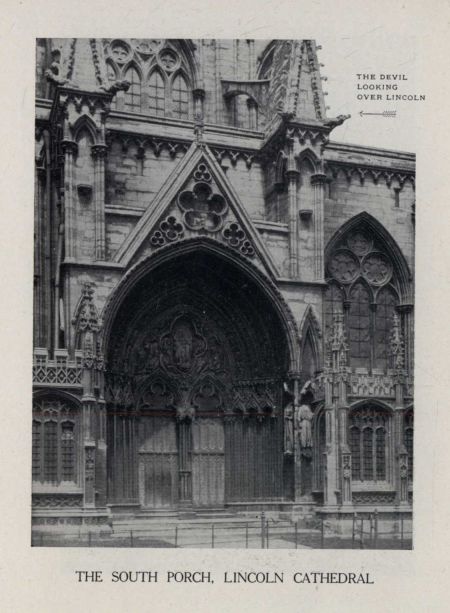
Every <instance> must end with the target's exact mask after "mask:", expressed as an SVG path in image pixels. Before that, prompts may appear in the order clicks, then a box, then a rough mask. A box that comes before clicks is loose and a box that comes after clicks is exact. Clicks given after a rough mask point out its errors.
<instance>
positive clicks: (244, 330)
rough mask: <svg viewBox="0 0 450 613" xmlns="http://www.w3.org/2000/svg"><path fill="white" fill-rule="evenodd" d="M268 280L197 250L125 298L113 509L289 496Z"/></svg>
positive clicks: (115, 324)
mask: <svg viewBox="0 0 450 613" xmlns="http://www.w3.org/2000/svg"><path fill="white" fill-rule="evenodd" d="M260 276H261V275H260V273H259V272H258V273H256V272H255V271H253V273H252V274H251V275H249V274H247V271H244V270H242V268H241V267H239V266H236V265H235V263H234V262H232V261H231V260H230V259H225V258H223V257H221V254H219V253H218V252H217V249H214V250H209V249H202V248H200V249H199V248H198V245H197V248H195V249H192V250H187V252H186V253H184V254H183V255H182V257H181V256H179V257H176V256H175V257H172V258H166V260H165V261H164V262H163V263H161V264H160V265H155V266H153V267H152V268H151V269H150V270H148V271H146V272H144V273H143V274H141V275H140V276H139V278H138V279H137V280H135V282H134V283H133V284H132V285H131V286H130V287H128V288H126V290H125V291H123V295H122V299H121V300H120V302H119V301H118V306H117V307H116V308H115V311H114V312H113V313H112V314H110V315H109V324H108V325H107V333H108V346H107V364H108V370H107V373H106V381H107V384H106V390H105V394H106V399H107V409H108V467H107V468H108V496H109V500H110V502H111V504H137V505H139V506H140V507H141V508H154V509H156V508H174V507H185V506H194V507H217V506H222V505H223V504H225V503H231V502H243V501H276V500H282V499H283V492H284V490H285V485H286V484H284V483H283V472H284V471H283V462H284V455H283V451H284V450H283V407H282V390H283V381H284V380H285V378H286V374H287V372H288V369H289V365H290V354H291V351H290V344H289V338H288V337H289V335H288V334H287V333H286V331H287V328H286V325H285V321H283V318H282V317H281V316H280V312H279V309H280V308H281V307H280V305H279V304H278V305H274V304H273V302H272V300H271V296H269V295H268V293H267V292H266V291H265V290H264V288H262V287H261V285H260V282H259V277H260ZM284 306H285V305H284ZM283 308H284V307H283ZM277 309H278V310H277ZM288 489H290V488H288Z"/></svg>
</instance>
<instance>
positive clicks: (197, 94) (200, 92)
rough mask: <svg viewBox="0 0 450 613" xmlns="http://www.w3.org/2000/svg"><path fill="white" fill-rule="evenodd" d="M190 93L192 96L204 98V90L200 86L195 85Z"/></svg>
mask: <svg viewBox="0 0 450 613" xmlns="http://www.w3.org/2000/svg"><path fill="white" fill-rule="evenodd" d="M192 95H193V96H194V98H197V99H199V100H203V99H204V98H205V90H204V89H202V88H201V87H197V89H194V90H192Z"/></svg>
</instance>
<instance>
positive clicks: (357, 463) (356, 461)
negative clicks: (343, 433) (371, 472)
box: [349, 426, 361, 480]
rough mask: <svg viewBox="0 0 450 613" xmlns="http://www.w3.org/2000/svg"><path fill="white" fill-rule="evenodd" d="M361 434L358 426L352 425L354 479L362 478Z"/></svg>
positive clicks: (351, 440) (350, 434) (351, 447)
mask: <svg viewBox="0 0 450 613" xmlns="http://www.w3.org/2000/svg"><path fill="white" fill-rule="evenodd" d="M360 439H361V436H360V430H359V428H358V427H357V426H351V427H350V432H349V445H350V451H351V453H352V479H354V480H358V479H361V440H360Z"/></svg>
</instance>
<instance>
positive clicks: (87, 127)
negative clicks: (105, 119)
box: [72, 114, 100, 145]
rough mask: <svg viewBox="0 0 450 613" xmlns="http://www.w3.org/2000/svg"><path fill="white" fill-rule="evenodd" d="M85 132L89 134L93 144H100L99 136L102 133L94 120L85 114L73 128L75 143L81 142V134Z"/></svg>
mask: <svg viewBox="0 0 450 613" xmlns="http://www.w3.org/2000/svg"><path fill="white" fill-rule="evenodd" d="M83 131H86V132H88V134H89V135H90V137H91V139H92V144H94V145H95V144H96V143H97V142H98V135H99V133H100V131H99V129H98V127H97V125H96V124H95V122H94V120H93V119H91V118H90V117H89V115H86V114H83V115H81V116H80V117H78V119H77V120H76V122H75V123H74V124H73V126H72V135H73V139H74V140H75V142H77V141H78V140H79V136H80V133H82V132H83Z"/></svg>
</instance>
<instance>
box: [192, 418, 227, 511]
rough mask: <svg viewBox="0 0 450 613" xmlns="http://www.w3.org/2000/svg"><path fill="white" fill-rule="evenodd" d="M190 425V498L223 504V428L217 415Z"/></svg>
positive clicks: (205, 503)
mask: <svg viewBox="0 0 450 613" xmlns="http://www.w3.org/2000/svg"><path fill="white" fill-rule="evenodd" d="M191 429H192V502H193V505H194V506H200V507H208V506H209V507H215V506H222V505H223V502H224V490H225V462H224V429H223V421H222V420H221V419H218V418H203V417H200V418H198V419H196V420H194V421H193V422H192V424H191Z"/></svg>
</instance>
